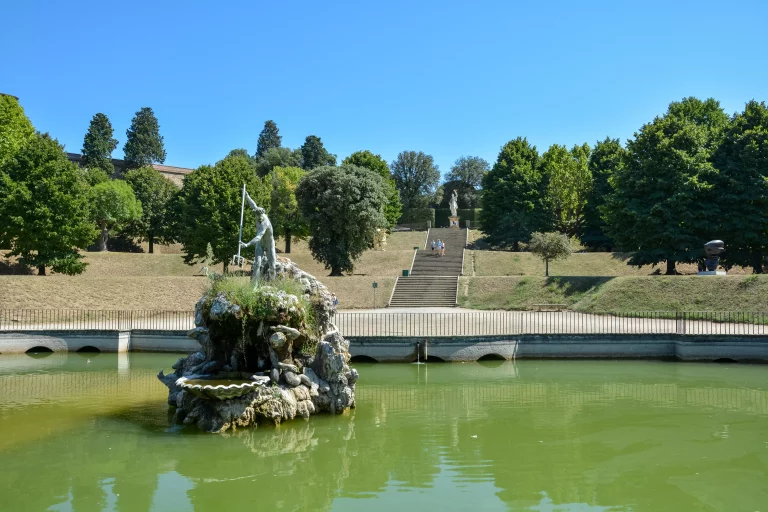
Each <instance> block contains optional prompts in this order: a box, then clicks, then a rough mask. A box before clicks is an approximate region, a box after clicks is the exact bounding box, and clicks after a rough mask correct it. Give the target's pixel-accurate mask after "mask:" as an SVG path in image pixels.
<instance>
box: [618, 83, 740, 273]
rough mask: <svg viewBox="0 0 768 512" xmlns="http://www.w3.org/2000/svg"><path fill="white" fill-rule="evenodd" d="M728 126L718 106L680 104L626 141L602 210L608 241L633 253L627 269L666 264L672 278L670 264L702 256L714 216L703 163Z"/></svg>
mask: <svg viewBox="0 0 768 512" xmlns="http://www.w3.org/2000/svg"><path fill="white" fill-rule="evenodd" d="M727 124H728V116H726V115H725V113H724V112H723V110H722V109H721V108H720V104H719V103H718V102H717V101H715V100H713V99H708V100H706V101H701V100H698V99H696V98H685V99H683V100H682V101H680V102H674V103H672V104H670V106H669V109H668V110H667V113H666V114H665V115H664V116H663V117H657V118H656V119H654V120H653V121H652V122H650V123H647V124H645V125H643V127H642V128H641V129H640V131H639V132H638V133H635V137H634V139H633V140H630V141H629V142H628V143H627V151H628V155H627V165H626V167H624V168H623V169H621V170H619V171H618V172H616V173H615V175H614V176H613V177H612V180H611V183H612V186H613V193H612V194H611V195H610V197H609V198H608V199H607V201H606V204H605V206H604V208H603V211H604V215H605V220H606V223H607V225H608V235H609V236H611V237H612V238H613V239H614V240H615V241H616V243H617V244H619V245H620V246H621V247H622V248H623V249H624V250H627V251H634V252H633V255H632V257H631V258H630V260H629V262H628V263H629V264H630V265H637V266H643V265H656V264H658V263H661V262H662V261H665V262H666V266H667V270H666V273H667V274H675V273H676V270H675V263H676V262H678V261H682V262H689V261H695V260H697V259H700V258H701V257H702V246H703V245H704V243H705V242H706V241H707V239H708V237H709V236H711V230H712V226H716V225H717V222H718V217H719V208H718V204H717V197H716V195H715V190H714V183H715V174H716V172H715V169H714V167H713V166H712V163H711V162H710V158H711V156H712V152H713V150H714V149H715V148H716V147H717V145H718V144H719V141H720V140H721V138H722V132H723V129H724V128H725V127H726V126H727Z"/></svg>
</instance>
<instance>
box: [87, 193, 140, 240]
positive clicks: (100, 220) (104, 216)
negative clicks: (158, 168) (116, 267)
mask: <svg viewBox="0 0 768 512" xmlns="http://www.w3.org/2000/svg"><path fill="white" fill-rule="evenodd" d="M89 195H90V201H91V220H93V222H95V223H96V226H97V227H98V228H99V231H100V233H101V237H100V240H99V250H101V251H106V250H107V240H108V239H109V231H110V230H112V231H117V230H120V229H121V228H123V227H125V226H126V225H128V224H129V223H131V222H137V221H139V220H140V219H141V216H142V210H141V203H140V202H139V201H138V199H136V196H135V195H134V194H133V190H132V189H131V186H130V185H128V183H126V182H125V181H123V180H110V181H105V182H102V183H99V184H97V185H94V186H93V187H92V188H91V190H90V194H89Z"/></svg>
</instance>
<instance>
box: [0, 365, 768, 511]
mask: <svg viewBox="0 0 768 512" xmlns="http://www.w3.org/2000/svg"><path fill="white" fill-rule="evenodd" d="M89 358H90V359H89ZM176 358H177V356H176V355H172V354H171V355H169V354H130V355H127V354H125V355H120V356H118V355H109V354H102V355H93V354H89V355H88V356H87V357H84V356H81V355H78V354H69V355H63V356H58V355H51V356H49V357H46V358H42V359H33V358H31V357H29V356H21V357H19V356H14V357H10V356H0V510H2V511H28V510H30V511H38V510H53V511H70V510H71V511H77V512H81V511H102V510H110V511H111V510H117V511H145V510H159V511H164V512H165V511H187V510H202V511H205V510H213V511H224V510H238V511H242V510H267V511H280V510H296V511H305V510H333V511H359V510H365V511H392V510H395V511H409V510H423V511H426V510H429V511H431V510H437V511H444V510H473V511H480V510H483V511H486V510H487V511H495V510H535V511H555V510H557V511H565V510H568V511H570V510H574V511H596V510H600V511H603V510H634V511H665V510H670V511H687V510H703V511H709V510H723V511H741V510H745V511H755V510H768V474H766V472H767V471H768V378H767V377H768V366H748V365H735V364H734V365H724V364H684V363H665V362H617V361H519V362H517V363H514V364H513V363H497V362H494V363H466V364H429V365H420V366H418V365H370V364H359V365H357V368H358V369H359V371H360V375H361V377H360V381H359V382H358V386H357V409H356V410H354V411H351V412H349V413H348V414H345V415H342V416H336V417H331V416H315V417H313V418H312V419H310V420H309V421H304V420H301V419H300V420H296V421H293V422H290V423H285V424H283V425H282V426H280V427H272V426H267V427H261V428H259V429H256V430H248V431H238V432H237V433H235V434H231V435H213V434H204V433H199V432H196V431H194V430H189V429H183V428H179V427H177V426H173V425H171V424H170V422H169V416H168V406H167V405H166V403H165V399H166V390H165V388H164V387H163V386H162V384H161V383H160V382H159V381H157V379H156V378H155V374H156V373H157V371H158V370H159V369H161V368H168V367H170V365H171V364H173V362H174V361H175V360H176ZM89 360H90V362H88V361H89Z"/></svg>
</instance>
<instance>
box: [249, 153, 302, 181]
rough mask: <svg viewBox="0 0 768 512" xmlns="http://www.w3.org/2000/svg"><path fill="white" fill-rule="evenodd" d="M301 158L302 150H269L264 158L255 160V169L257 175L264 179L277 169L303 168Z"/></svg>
mask: <svg viewBox="0 0 768 512" xmlns="http://www.w3.org/2000/svg"><path fill="white" fill-rule="evenodd" d="M301 158H302V157H301V150H300V149H295V150H292V149H289V148H269V149H268V150H267V151H266V152H265V153H264V156H261V157H258V158H255V159H254V167H255V168H256V174H257V175H258V176H259V177H262V178H263V177H264V176H267V175H268V174H269V173H270V172H272V169H274V168H275V167H302V159H301ZM302 168H303V167H302Z"/></svg>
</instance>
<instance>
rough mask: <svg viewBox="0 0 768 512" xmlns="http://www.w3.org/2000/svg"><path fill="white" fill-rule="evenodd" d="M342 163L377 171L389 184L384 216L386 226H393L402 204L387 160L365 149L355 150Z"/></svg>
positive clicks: (398, 216)
mask: <svg viewBox="0 0 768 512" xmlns="http://www.w3.org/2000/svg"><path fill="white" fill-rule="evenodd" d="M342 165H356V166H358V167H365V168H366V169H370V170H372V171H374V172H377V173H379V175H380V176H381V177H382V178H384V180H385V181H386V182H387V183H388V184H389V185H390V187H391V190H390V192H389V194H388V198H387V206H386V208H385V209H384V216H385V217H386V218H387V223H388V224H389V226H388V227H390V228H392V227H394V226H395V225H396V224H397V221H398V219H399V218H400V215H401V214H402V210H403V205H402V203H401V202H400V192H399V191H398V190H397V187H396V185H395V180H394V179H393V178H392V173H390V172H389V166H388V165H387V162H386V161H385V160H384V159H383V158H382V157H381V155H375V154H373V153H371V152H370V151H368V150H367V149H366V150H365V151H355V152H354V153H352V154H351V155H349V156H348V157H347V158H345V159H344V161H343V162H342Z"/></svg>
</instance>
